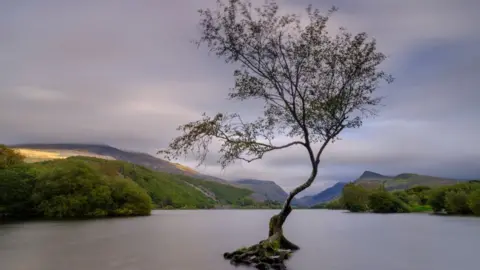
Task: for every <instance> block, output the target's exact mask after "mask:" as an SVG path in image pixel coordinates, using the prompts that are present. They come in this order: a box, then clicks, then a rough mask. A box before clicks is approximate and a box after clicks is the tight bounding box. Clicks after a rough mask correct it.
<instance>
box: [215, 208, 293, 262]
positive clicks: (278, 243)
mask: <svg viewBox="0 0 480 270" xmlns="http://www.w3.org/2000/svg"><path fill="white" fill-rule="evenodd" d="M283 221H284V218H282V216H281V215H275V216H273V217H272V218H271V219H270V228H269V237H268V239H266V240H263V241H261V242H260V243H258V244H256V245H253V246H251V247H248V248H241V249H238V250H236V251H234V252H231V253H228V252H227V253H225V254H223V257H224V258H225V259H227V260H230V262H231V263H232V264H235V265H241V264H243V265H251V266H254V267H256V268H257V269H265V270H266V269H275V270H282V269H286V266H285V260H287V259H288V258H290V256H291V255H292V253H293V251H295V250H298V249H299V247H298V246H297V245H295V244H293V243H292V242H290V241H288V239H287V238H285V236H284V235H283V231H282V225H283Z"/></svg>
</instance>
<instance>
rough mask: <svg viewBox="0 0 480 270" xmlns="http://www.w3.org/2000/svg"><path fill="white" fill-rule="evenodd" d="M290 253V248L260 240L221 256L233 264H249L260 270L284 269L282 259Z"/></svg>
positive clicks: (285, 258) (286, 257)
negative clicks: (255, 243)
mask: <svg viewBox="0 0 480 270" xmlns="http://www.w3.org/2000/svg"><path fill="white" fill-rule="evenodd" d="M291 254H292V250H289V249H280V248H278V247H276V245H275V244H273V243H268V242H263V241H262V242H260V243H259V244H257V245H253V246H251V247H249V248H241V249H238V250H236V251H234V252H231V253H228V252H226V253H224V254H223V257H224V258H225V259H227V260H230V263H232V264H233V265H250V266H254V267H255V268H257V269H262V270H269V269H274V270H285V269H287V268H286V266H285V264H284V261H285V260H287V259H288V258H289V257H290V255H291Z"/></svg>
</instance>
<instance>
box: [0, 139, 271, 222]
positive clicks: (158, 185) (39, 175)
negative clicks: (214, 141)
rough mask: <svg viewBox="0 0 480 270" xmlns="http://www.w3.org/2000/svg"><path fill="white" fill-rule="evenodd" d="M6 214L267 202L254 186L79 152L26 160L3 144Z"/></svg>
mask: <svg viewBox="0 0 480 270" xmlns="http://www.w3.org/2000/svg"><path fill="white" fill-rule="evenodd" d="M0 161H1V162H0V216H5V215H7V216H21V217H25V216H41V217H53V218H64V217H89V216H118V215H144V214H149V213H150V209H152V208H190V209H192V208H193V209H195V208H214V207H224V206H226V205H227V206H230V207H231V206H234V207H264V205H261V204H257V203H255V202H254V201H252V200H251V199H250V198H249V196H250V195H251V194H252V191H251V190H248V189H243V188H238V187H234V186H231V185H224V184H222V183H217V182H212V181H206V180H201V179H196V178H192V177H189V176H186V175H179V174H171V173H165V172H157V171H153V170H150V169H148V168H146V167H143V166H140V165H135V164H133V163H129V162H125V161H120V160H107V159H100V158H95V157H85V156H75V157H68V158H61V159H52V160H47V161H41V162H35V163H24V162H23V160H22V157H21V156H19V155H18V152H16V151H13V150H11V149H8V148H5V147H1V149H0Z"/></svg>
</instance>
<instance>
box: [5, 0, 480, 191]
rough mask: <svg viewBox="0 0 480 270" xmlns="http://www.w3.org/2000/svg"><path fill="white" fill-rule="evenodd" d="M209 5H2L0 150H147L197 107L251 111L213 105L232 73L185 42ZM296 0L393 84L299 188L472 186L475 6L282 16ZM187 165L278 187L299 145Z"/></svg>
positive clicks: (478, 104) (296, 178)
mask: <svg viewBox="0 0 480 270" xmlns="http://www.w3.org/2000/svg"><path fill="white" fill-rule="evenodd" d="M20 2H21V3H20ZM254 2H255V1H254ZM257 2H259V1H257ZM214 3H215V1H214V0H177V1H167V0H156V1H154V0H149V1H133V0H131V1H126V0H125V1H113V0H112V1H107V0H104V1H96V0H87V1H64V0H56V1H54V0H44V1H35V0H31V1H1V2H0V143H5V144H14V143H34V142H35V143H42V142H45V143H54V142H80V143H82V142H85V143H104V144H110V145H112V146H116V147H119V148H123V149H130V150H136V151H144V152H148V153H152V154H154V153H156V151H157V150H159V149H161V148H163V147H165V146H166V145H167V143H168V142H169V141H170V139H171V138H172V137H174V136H175V135H177V133H176V130H175V127H176V126H178V125H179V124H182V123H185V122H187V121H191V120H196V119H197V118H198V117H199V116H200V115H201V113H202V112H207V113H215V112H217V111H222V112H239V113H241V114H244V115H246V116H248V115H252V114H254V113H255V112H256V110H252V109H247V107H248V106H249V105H246V104H240V103H232V102H229V101H227V100H226V99H225V97H226V93H227V91H228V88H229V87H231V86H232V85H233V80H232V69H231V67H229V66H226V65H225V64H224V62H223V61H222V60H219V59H217V58H215V57H213V56H209V55H208V53H207V52H206V51H205V50H202V49H200V50H198V49H197V48H196V47H195V46H194V45H193V44H191V43H190V41H191V40H192V39H194V38H196V37H198V28H197V22H198V19H199V17H198V14H197V13H196V10H197V9H198V8H203V7H211V6H213V5H214ZM309 3H311V4H313V5H314V6H315V7H318V8H321V9H324V10H327V9H328V8H330V7H331V5H332V4H335V5H336V6H338V7H339V8H340V11H339V12H337V13H336V14H335V15H334V17H333V18H332V20H331V26H332V29H335V28H336V27H338V26H345V27H346V28H347V29H348V30H350V31H352V32H359V31H366V32H367V33H369V35H370V36H373V37H375V38H376V39H377V41H378V45H379V48H380V49H381V50H382V51H383V52H385V53H386V54H387V55H388V57H389V58H388V60H387V61H386V62H385V66H384V67H385V69H386V70H387V71H388V72H390V73H392V74H393V75H394V77H395V78H396V81H395V82H394V83H393V84H391V85H389V86H387V87H384V88H382V89H381V90H380V91H381V94H383V95H386V96H387V99H386V100H385V101H384V104H385V106H384V107H382V108H381V114H380V115H379V116H378V117H376V118H375V119H370V120H369V121H367V122H365V124H364V126H363V127H361V128H360V129H355V130H348V131H346V132H344V133H343V135H342V138H343V140H341V141H338V142H336V143H335V144H333V145H330V146H329V148H328V149H327V151H326V153H325V156H324V158H323V161H322V162H323V163H322V164H321V172H320V175H319V177H318V178H317V180H318V181H316V183H315V186H314V187H312V189H311V190H310V192H309V193H313V192H317V191H318V190H321V189H323V188H325V187H327V186H329V185H332V183H334V182H335V181H349V180H353V179H355V178H356V177H358V176H359V175H360V174H361V173H362V172H363V171H364V170H373V171H376V172H379V173H384V174H390V175H394V174H398V173H402V172H415V173H424V174H430V175H436V176H445V177H454V178H465V179H467V178H480V120H479V118H480V89H479V85H480V50H479V49H478V48H480V30H479V29H478V25H480V16H478V10H480V2H479V1H477V0H421V1H419V0H404V1H397V0H364V1H353V0H340V1H332V0H325V1H323V0H308V1H307V0H301V1H298V0H289V1H287V0H283V1H280V4H281V7H282V8H283V10H284V11H287V12H288V11H292V12H303V10H304V8H305V7H306V6H307V5H308V4H309ZM213 158H214V156H213V157H212V159H213ZM180 162H182V163H184V164H187V165H191V166H195V164H196V163H195V162H194V161H193V160H180ZM198 170H200V171H203V172H206V173H210V174H212V175H216V176H220V177H223V178H226V179H236V178H243V177H251V178H257V179H265V180H273V181H276V182H277V183H278V184H279V185H281V186H282V187H283V188H285V189H287V190H290V189H291V188H293V187H294V186H295V185H297V184H299V183H300V182H301V181H302V180H304V179H305V177H306V176H307V175H308V174H309V168H308V163H306V156H305V152H304V151H303V150H302V149H300V148H292V149H288V150H283V151H279V152H275V153H271V154H269V155H267V156H265V158H264V159H263V160H261V161H257V162H255V163H251V164H242V163H238V164H235V165H234V166H232V167H229V168H227V170H225V171H220V169H219V167H218V166H217V165H216V164H215V162H213V160H209V162H207V163H206V165H205V166H202V167H199V168H198Z"/></svg>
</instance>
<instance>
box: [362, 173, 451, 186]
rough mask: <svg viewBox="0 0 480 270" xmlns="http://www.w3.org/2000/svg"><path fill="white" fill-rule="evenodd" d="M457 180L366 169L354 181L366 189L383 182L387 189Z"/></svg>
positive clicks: (444, 184)
mask: <svg viewBox="0 0 480 270" xmlns="http://www.w3.org/2000/svg"><path fill="white" fill-rule="evenodd" d="M459 181H460V180H456V179H450V178H443V177H436V176H429V175H421V174H414V173H401V174H399V175H396V176H385V175H381V174H378V173H374V172H368V171H366V172H364V173H363V174H362V175H361V176H360V177H359V178H358V179H357V180H355V181H354V183H355V184H357V185H361V186H363V187H365V188H368V189H372V188H376V187H379V186H381V185H382V184H384V185H385V188H386V189H387V190H402V189H408V188H411V187H414V186H429V187H438V186H446V185H454V184H456V183H457V182H459Z"/></svg>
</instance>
